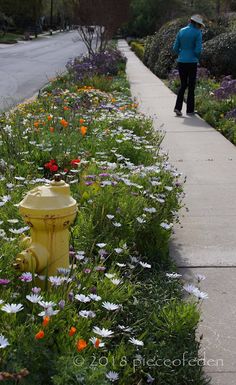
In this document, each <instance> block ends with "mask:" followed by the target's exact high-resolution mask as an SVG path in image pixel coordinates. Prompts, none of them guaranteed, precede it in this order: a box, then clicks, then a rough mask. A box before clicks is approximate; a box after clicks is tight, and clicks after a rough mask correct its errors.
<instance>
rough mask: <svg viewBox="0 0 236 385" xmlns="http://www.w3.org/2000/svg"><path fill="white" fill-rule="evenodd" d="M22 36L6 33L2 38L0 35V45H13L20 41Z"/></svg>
mask: <svg viewBox="0 0 236 385" xmlns="http://www.w3.org/2000/svg"><path fill="white" fill-rule="evenodd" d="M22 39H23V35H19V34H15V33H11V32H8V33H6V34H5V35H4V36H3V35H1V34H0V44H15V43H17V41H18V40H22Z"/></svg>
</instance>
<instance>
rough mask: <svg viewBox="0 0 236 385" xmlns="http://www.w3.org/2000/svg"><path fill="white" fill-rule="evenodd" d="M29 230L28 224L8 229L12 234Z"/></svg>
mask: <svg viewBox="0 0 236 385" xmlns="http://www.w3.org/2000/svg"><path fill="white" fill-rule="evenodd" d="M27 230H29V226H25V227H21V228H20V229H9V231H10V232H11V233H12V234H22V233H24V232H25V231H27Z"/></svg>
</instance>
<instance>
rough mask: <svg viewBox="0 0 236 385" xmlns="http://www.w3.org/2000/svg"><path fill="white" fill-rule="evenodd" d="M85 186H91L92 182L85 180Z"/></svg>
mask: <svg viewBox="0 0 236 385" xmlns="http://www.w3.org/2000/svg"><path fill="white" fill-rule="evenodd" d="M85 184H86V186H91V185H92V184H93V182H85Z"/></svg>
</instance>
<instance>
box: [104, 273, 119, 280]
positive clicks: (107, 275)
mask: <svg viewBox="0 0 236 385" xmlns="http://www.w3.org/2000/svg"><path fill="white" fill-rule="evenodd" d="M115 276H116V275H115V274H111V273H105V277H107V278H109V279H111V278H114V277H115Z"/></svg>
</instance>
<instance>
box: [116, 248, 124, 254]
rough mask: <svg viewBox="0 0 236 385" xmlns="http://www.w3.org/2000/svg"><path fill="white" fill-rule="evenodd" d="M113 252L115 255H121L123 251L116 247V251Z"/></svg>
mask: <svg viewBox="0 0 236 385" xmlns="http://www.w3.org/2000/svg"><path fill="white" fill-rule="evenodd" d="M114 250H115V252H116V253H117V254H121V253H122V252H123V249H121V248H120V247H117V248H116V249H114Z"/></svg>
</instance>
